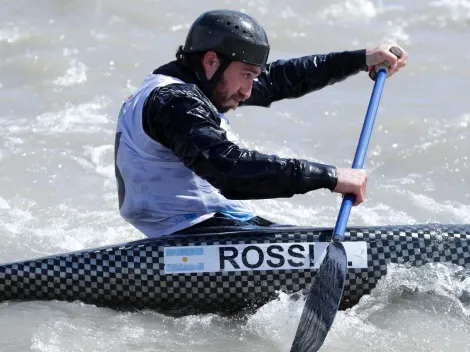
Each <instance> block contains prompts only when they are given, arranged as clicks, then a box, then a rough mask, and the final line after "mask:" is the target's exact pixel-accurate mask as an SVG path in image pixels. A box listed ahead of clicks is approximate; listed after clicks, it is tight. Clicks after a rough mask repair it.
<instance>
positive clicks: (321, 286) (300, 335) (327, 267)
mask: <svg viewBox="0 0 470 352" xmlns="http://www.w3.org/2000/svg"><path fill="white" fill-rule="evenodd" d="M390 51H391V52H392V53H393V54H395V55H396V56H397V57H400V56H401V51H400V49H398V48H395V47H394V48H391V49H390ZM371 72H372V71H371ZM370 77H371V78H372V79H375V84H374V89H373V91H372V96H371V98H370V102H369V107H368V109H367V113H366V117H365V121H364V124H363V126H362V131H361V137H360V138H359V143H358V146H357V149H356V154H355V156H354V161H353V164H352V168H353V169H362V167H363V165H364V159H365V157H366V153H367V148H368V146H369V141H370V137H371V135H372V130H373V128H374V122H375V117H376V115H377V110H378V108H379V103H380V98H381V96H382V91H383V87H384V84H385V79H386V77H387V67H386V65H382V66H380V67H379V68H378V70H377V75H370ZM354 198H355V197H354V195H353V194H347V195H345V196H344V198H343V201H342V203H341V208H340V210H339V214H338V219H337V221H336V226H335V228H334V231H333V237H332V240H331V242H330V244H329V246H328V248H327V252H326V256H325V259H323V262H322V264H321V265H320V268H319V269H318V271H317V273H316V275H315V278H314V281H313V283H312V285H311V286H310V291H309V294H308V297H307V300H306V301H305V306H304V309H303V311H302V315H301V317H300V322H299V326H298V327H297V332H296V334H295V338H294V342H293V343H292V347H291V352H316V351H318V350H319V349H320V347H321V346H322V345H323V342H324V340H325V338H326V335H327V334H328V331H329V330H330V328H331V325H333V320H334V318H335V316H336V312H337V311H338V307H339V304H340V303H341V298H342V296H343V289H344V282H345V280H346V270H347V257H346V251H345V250H344V246H343V244H342V243H341V242H342V241H343V240H344V232H345V231H346V226H347V224H348V219H349V214H350V213H351V208H352V205H353V203H354Z"/></svg>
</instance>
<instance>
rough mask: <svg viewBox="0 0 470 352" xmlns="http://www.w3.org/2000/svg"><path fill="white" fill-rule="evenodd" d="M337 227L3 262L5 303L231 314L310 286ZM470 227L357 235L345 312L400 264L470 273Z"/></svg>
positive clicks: (0, 282) (0, 288)
mask: <svg viewBox="0 0 470 352" xmlns="http://www.w3.org/2000/svg"><path fill="white" fill-rule="evenodd" d="M331 234H332V229H330V228H313V227H311V228H309V227H274V228H266V229H261V230H260V229H248V230H240V231H236V232H226V233H205V234H197V235H196V234H195V235H191V234H185V235H173V236H166V237H161V238H156V239H144V240H139V241H133V242H128V243H123V244H118V245H112V246H106V247H101V248H95V249H90V250H85V251H79V252H70V253H63V254H57V255H52V256H48V257H43V258H38V259H33V260H25V261H20V262H14V263H8V264H3V265H1V266H0V301H6V300H60V301H76V300H79V301H82V302H84V303H88V304H94V305H97V306H104V307H110V308H115V309H126V310H127V309H131V310H134V309H153V310H156V311H158V312H162V313H167V314H177V315H182V314H195V313H220V314H229V313H235V312H239V311H242V310H247V309H253V308H256V307H259V306H261V305H263V304H265V303H267V302H269V301H270V300H273V299H275V298H276V296H277V295H278V293H279V292H280V291H282V292H286V293H293V292H298V291H302V290H304V289H305V288H307V287H308V286H309V285H310V283H311V282H312V279H313V278H314V276H315V273H316V271H317V269H318V266H319V264H320V263H321V262H322V259H323V257H324V255H325V249H326V247H327V246H328V243H329V241H330V239H331ZM469 245H470V225H437V224H426V225H411V226H380V227H351V228H349V229H348V230H347V232H346V234H345V242H344V246H345V249H346V252H347V256H348V272H347V278H346V283H345V289H344V294H343V298H342V301H341V307H342V308H345V307H349V306H351V305H354V304H355V303H357V302H358V300H359V299H360V298H361V297H362V296H363V295H366V294H368V293H370V292H371V290H372V289H373V288H374V287H375V286H376V284H377V282H378V280H380V278H381V277H382V276H384V275H386V273H387V265H388V264H390V263H402V264H407V265H410V266H421V265H424V264H426V263H433V262H440V263H453V264H456V265H459V266H462V267H465V268H470V251H469Z"/></svg>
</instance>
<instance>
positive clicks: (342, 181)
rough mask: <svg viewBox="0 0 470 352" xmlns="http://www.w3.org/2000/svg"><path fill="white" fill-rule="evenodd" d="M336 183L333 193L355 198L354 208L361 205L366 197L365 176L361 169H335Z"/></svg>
mask: <svg viewBox="0 0 470 352" xmlns="http://www.w3.org/2000/svg"><path fill="white" fill-rule="evenodd" d="M336 173H337V175H338V182H337V184H336V187H335V189H334V190H333V192H335V193H341V194H343V195H344V194H347V193H352V194H354V195H355V196H356V200H355V201H354V204H353V205H354V206H356V205H359V204H361V203H362V202H363V201H364V199H365V196H366V186H367V174H366V172H365V171H364V170H363V169H337V170H336Z"/></svg>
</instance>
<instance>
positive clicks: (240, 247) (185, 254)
mask: <svg viewBox="0 0 470 352" xmlns="http://www.w3.org/2000/svg"><path fill="white" fill-rule="evenodd" d="M328 244H329V242H310V243H306V242H303V243H259V244H236V245H214V246H186V247H165V251H164V259H163V261H164V264H165V273H166V274H177V273H197V272H219V271H253V270H271V271H272V270H288V269H318V267H319V266H320V264H321V262H322V261H323V258H324V257H325V255H326V248H327V247H328ZM343 246H344V249H345V250H346V255H347V259H348V268H361V269H363V268H367V243H366V242H343Z"/></svg>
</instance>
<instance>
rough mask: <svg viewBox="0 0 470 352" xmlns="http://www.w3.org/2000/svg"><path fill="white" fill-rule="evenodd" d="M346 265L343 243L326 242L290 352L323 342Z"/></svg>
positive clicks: (314, 348)
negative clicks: (325, 248) (323, 256)
mask: <svg viewBox="0 0 470 352" xmlns="http://www.w3.org/2000/svg"><path fill="white" fill-rule="evenodd" d="M346 269H347V258H346V251H345V250H344V247H343V245H342V244H341V243H332V244H330V245H329V246H328V249H327V253H326V256H325V259H324V260H323V262H322V264H321V266H320V268H319V269H318V271H317V274H316V275H315V279H314V281H313V282H312V285H311V286H310V291H309V293H308V297H307V300H306V301H305V306H304V310H303V311H302V316H301V317H300V322H299V326H298V327H297V332H296V334H295V338H294V342H293V343H292V347H291V350H290V351H291V352H316V351H318V350H319V349H320V347H321V346H322V345H323V341H325V338H326V335H327V334H328V331H329V330H330V328H331V325H333V320H334V318H335V315H336V312H337V310H338V307H339V304H340V302H341V297H342V296H343V288H344V281H345V280H346Z"/></svg>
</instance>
